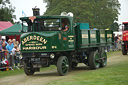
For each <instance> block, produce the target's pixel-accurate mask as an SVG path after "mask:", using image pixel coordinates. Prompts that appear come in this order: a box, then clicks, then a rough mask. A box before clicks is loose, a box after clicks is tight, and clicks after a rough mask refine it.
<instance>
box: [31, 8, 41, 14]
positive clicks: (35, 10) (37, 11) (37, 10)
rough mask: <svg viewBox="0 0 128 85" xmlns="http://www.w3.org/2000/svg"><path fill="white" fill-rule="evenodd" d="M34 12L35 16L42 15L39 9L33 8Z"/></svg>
mask: <svg viewBox="0 0 128 85" xmlns="http://www.w3.org/2000/svg"><path fill="white" fill-rule="evenodd" d="M32 10H33V16H39V15H40V9H39V8H36V7H35V8H32Z"/></svg>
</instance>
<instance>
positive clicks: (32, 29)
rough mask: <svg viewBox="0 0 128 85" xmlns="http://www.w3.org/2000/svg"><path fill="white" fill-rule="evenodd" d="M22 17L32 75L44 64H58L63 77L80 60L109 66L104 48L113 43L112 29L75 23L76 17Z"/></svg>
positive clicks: (26, 69) (27, 66)
mask: <svg viewBox="0 0 128 85" xmlns="http://www.w3.org/2000/svg"><path fill="white" fill-rule="evenodd" d="M70 15H72V14H71V13H68V15H67V16H63V15H58V16H32V17H22V18H20V20H21V21H22V23H23V24H22V29H24V26H25V25H27V27H28V29H27V30H26V31H24V32H23V31H22V32H23V34H22V35H21V37H20V39H21V53H22V56H23V61H24V72H25V74H26V75H33V74H34V73H35V72H37V71H40V68H41V67H49V66H50V65H56V67H57V71H58V74H59V75H60V76H64V75H66V74H67V73H68V71H69V70H71V68H74V67H76V66H77V64H78V63H84V64H85V65H87V66H89V67H90V69H98V68H100V67H105V66H106V65H107V54H106V52H105V51H104V47H106V46H110V45H113V43H114V38H113V31H111V30H91V29H89V24H88V23H74V22H73V16H70Z"/></svg>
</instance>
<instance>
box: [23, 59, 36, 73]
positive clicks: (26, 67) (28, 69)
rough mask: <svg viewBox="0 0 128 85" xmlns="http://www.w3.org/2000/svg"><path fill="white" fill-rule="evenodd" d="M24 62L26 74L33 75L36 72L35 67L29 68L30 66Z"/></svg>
mask: <svg viewBox="0 0 128 85" xmlns="http://www.w3.org/2000/svg"><path fill="white" fill-rule="evenodd" d="M23 64H24V72H25V74H26V75H33V74H34V72H35V71H34V69H32V68H28V66H27V63H25V62H24V63H23Z"/></svg>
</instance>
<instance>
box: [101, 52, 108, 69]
mask: <svg viewBox="0 0 128 85" xmlns="http://www.w3.org/2000/svg"><path fill="white" fill-rule="evenodd" d="M106 65H107V54H106V52H105V51H102V53H101V63H100V67H105V66H106Z"/></svg>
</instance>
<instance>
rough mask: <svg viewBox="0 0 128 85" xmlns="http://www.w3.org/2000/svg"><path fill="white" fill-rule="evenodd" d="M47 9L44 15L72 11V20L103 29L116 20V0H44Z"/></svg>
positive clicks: (118, 7) (117, 6)
mask: <svg viewBox="0 0 128 85" xmlns="http://www.w3.org/2000/svg"><path fill="white" fill-rule="evenodd" d="M44 2H45V3H47V6H46V7H47V10H46V12H45V13H44V15H60V14H61V12H63V11H65V12H72V13H73V14H74V22H88V23H89V24H90V25H91V26H92V27H94V28H99V29H101V28H102V29H103V28H104V29H105V28H110V26H111V25H112V24H113V23H114V22H115V21H117V20H118V15H119V12H118V10H119V9H120V4H119V1H118V0H44Z"/></svg>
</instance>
